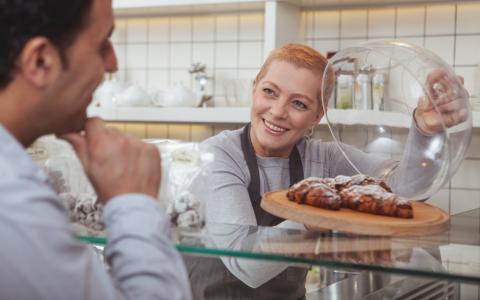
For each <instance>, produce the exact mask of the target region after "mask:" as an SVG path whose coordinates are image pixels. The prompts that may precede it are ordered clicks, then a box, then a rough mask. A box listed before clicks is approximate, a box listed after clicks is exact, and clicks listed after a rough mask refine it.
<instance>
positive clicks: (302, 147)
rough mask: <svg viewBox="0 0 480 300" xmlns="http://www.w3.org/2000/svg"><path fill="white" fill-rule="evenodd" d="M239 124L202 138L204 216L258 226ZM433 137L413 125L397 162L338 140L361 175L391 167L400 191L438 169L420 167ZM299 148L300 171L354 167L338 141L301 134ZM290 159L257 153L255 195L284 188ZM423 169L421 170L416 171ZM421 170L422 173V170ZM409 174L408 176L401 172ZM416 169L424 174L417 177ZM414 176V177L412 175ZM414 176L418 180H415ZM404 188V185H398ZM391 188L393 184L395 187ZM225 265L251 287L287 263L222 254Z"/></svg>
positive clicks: (227, 243) (344, 171)
mask: <svg viewBox="0 0 480 300" xmlns="http://www.w3.org/2000/svg"><path fill="white" fill-rule="evenodd" d="M242 130H243V129H238V130H233V131H223V132H221V133H219V134H218V135H216V136H214V137H211V138H209V139H207V140H206V141H204V144H206V145H208V146H209V147H210V149H211V151H212V152H213V153H214V155H215V162H214V163H213V164H211V165H210V166H209V169H210V170H209V171H210V174H209V182H208V184H209V189H210V194H209V197H208V203H207V206H206V207H207V210H206V211H207V212H206V217H207V221H208V222H215V223H228V224H243V225H257V220H256V218H255V213H254V211H253V207H252V204H251V201H250V197H249V194H248V185H249V183H250V173H249V170H248V166H247V162H246V161H245V158H244V156H243V152H242V147H241V139H240V135H241V133H242ZM431 140H432V138H429V137H425V136H422V135H421V134H420V133H419V132H418V130H416V128H415V127H412V130H411V131H410V134H409V137H408V140H407V143H406V149H405V153H406V154H405V155H404V156H403V157H402V160H401V161H400V162H396V161H393V160H388V159H385V158H384V157H380V156H378V155H376V154H370V153H365V152H363V151H360V150H358V149H356V148H354V147H351V146H349V145H345V144H342V149H343V151H345V152H346V154H347V156H348V157H349V158H350V160H351V161H352V162H353V163H354V164H355V166H356V167H357V168H358V170H359V171H360V172H361V173H363V174H368V175H371V176H379V175H381V174H382V173H383V172H384V171H385V170H394V171H393V173H392V176H390V177H389V182H388V183H389V184H390V185H391V186H393V187H396V188H397V189H396V190H397V191H398V190H401V191H402V192H404V193H408V192H409V191H408V190H407V191H405V189H406V188H407V189H408V188H411V187H412V185H409V186H408V187H406V188H405V187H404V186H403V184H404V183H405V182H409V180H410V179H408V178H412V179H411V181H413V182H414V183H415V185H419V186H422V185H427V186H428V185H429V184H430V181H431V180H432V178H434V176H433V175H432V174H434V173H435V172H437V171H438V168H437V167H435V165H434V164H430V167H429V168H422V167H419V166H420V165H421V162H422V161H425V160H426V159H428V158H427V157H425V155H424V153H423V152H422V151H417V149H426V148H428V147H427V146H428V145H429V143H430V142H431ZM297 147H298V151H299V153H300V157H301V160H302V163H303V172H304V176H305V178H306V177H310V176H315V177H335V176H337V175H347V176H351V175H354V174H356V173H357V171H356V170H355V169H354V168H353V167H352V166H351V165H350V163H349V162H348V161H347V160H346V159H345V157H344V156H343V154H342V152H340V151H339V148H338V146H337V145H336V144H335V143H332V142H322V141H320V140H306V139H302V140H301V141H300V142H299V143H298V144H297ZM288 161H289V159H288V158H280V157H260V156H257V163H258V168H259V175H260V194H263V193H266V192H269V191H275V190H280V189H286V188H288V187H289V185H290V172H289V162H288ZM420 169H422V170H420ZM421 172H423V173H421ZM406 174H409V176H410V177H406ZM419 174H423V175H424V176H422V178H419V177H420V176H418V175H419ZM415 178H417V180H415ZM418 179H419V180H418ZM402 189H403V190H402ZM394 190H395V189H394ZM277 226H278V227H283V228H289V227H290V228H299V227H303V226H301V224H298V223H295V222H293V221H290V220H286V221H284V222H282V223H280V224H279V225H277ZM237 240H238V238H237V237H235V236H234V235H231V236H229V237H227V239H222V240H221V241H216V242H217V243H220V244H222V246H223V247H231V248H233V249H234V248H235V247H236V244H235V243H236V241H237ZM222 261H223V263H224V264H225V266H226V267H227V268H228V269H229V270H230V271H231V272H232V273H233V274H234V275H235V276H236V277H237V278H239V279H240V280H242V281H243V282H244V283H245V284H247V285H249V286H251V287H258V286H260V285H262V284H264V283H265V282H267V281H268V280H270V279H271V278H273V277H274V276H276V275H277V274H279V273H280V272H282V271H283V270H284V269H285V268H286V267H287V266H288V265H282V264H278V263H275V264H273V263H261V264H260V263H258V262H255V261H248V260H244V259H237V258H233V257H227V258H222Z"/></svg>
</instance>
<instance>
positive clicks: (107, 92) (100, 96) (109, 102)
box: [93, 79, 125, 107]
mask: <svg viewBox="0 0 480 300" xmlns="http://www.w3.org/2000/svg"><path fill="white" fill-rule="evenodd" d="M124 89H125V86H124V85H123V84H122V83H120V82H119V81H118V80H116V79H111V80H105V81H104V82H103V83H102V84H101V85H100V86H99V87H98V88H97V89H96V90H95V92H94V93H93V103H94V105H95V104H97V105H98V106H101V107H115V106H116V104H115V98H116V96H117V95H118V94H120V93H121V92H123V90H124Z"/></svg>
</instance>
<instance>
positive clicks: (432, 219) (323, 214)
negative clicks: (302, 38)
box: [261, 190, 450, 236]
mask: <svg viewBox="0 0 480 300" xmlns="http://www.w3.org/2000/svg"><path fill="white" fill-rule="evenodd" d="M261 207H262V208H263V209H264V210H266V211H268V212H269V213H271V214H273V215H275V216H278V217H281V218H284V219H289V220H292V221H296V222H299V223H302V224H305V225H309V226H314V227H320V228H325V229H331V230H336V231H343V232H350V233H357V234H367V235H382V236H422V235H431V234H435V233H440V232H443V231H445V230H447V229H448V227H449V225H450V223H449V216H448V214H447V213H446V212H444V211H443V210H441V209H440V208H438V207H435V206H431V205H429V204H426V203H423V202H419V201H412V208H413V218H412V219H404V218H396V217H387V216H379V215H373V214H367V213H363V212H358V211H354V210H351V209H347V208H342V209H340V210H337V211H335V210H327V209H323V208H318V207H314V206H310V205H305V204H297V203H295V202H292V201H289V200H288V199H287V190H281V191H277V192H268V193H265V194H264V195H263V198H262V202H261Z"/></svg>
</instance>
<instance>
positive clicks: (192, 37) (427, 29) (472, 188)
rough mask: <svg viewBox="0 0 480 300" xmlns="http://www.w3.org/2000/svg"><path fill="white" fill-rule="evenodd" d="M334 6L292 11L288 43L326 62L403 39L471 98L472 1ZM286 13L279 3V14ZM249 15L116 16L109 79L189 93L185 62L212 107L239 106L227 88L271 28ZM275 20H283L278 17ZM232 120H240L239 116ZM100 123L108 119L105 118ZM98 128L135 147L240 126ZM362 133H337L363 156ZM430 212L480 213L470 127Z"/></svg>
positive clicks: (475, 10) (477, 150) (245, 77)
mask: <svg viewBox="0 0 480 300" xmlns="http://www.w3.org/2000/svg"><path fill="white" fill-rule="evenodd" d="M118 2H120V1H118ZM118 2H117V3H118ZM150 2H152V1H150ZM160 2H161V1H160ZM166 2H168V1H166ZM170 2H171V1H170ZM180 2H181V1H180ZM203 2H208V1H203ZM217 2H218V1H217ZM220 2H221V1H220ZM224 2H232V1H224ZM239 2H241V1H239ZM245 2H248V1H245ZM257 2H261V1H257ZM272 2H273V1H272ZM303 2H305V1H303ZM316 2H321V1H316ZM340 2H341V1H340ZM340 2H339V1H336V2H335V1H333V5H331V6H328V7H320V8H319V7H315V6H313V7H310V6H305V7H303V8H301V11H300V24H301V25H300V26H299V28H300V29H301V33H300V34H299V35H298V36H297V37H298V38H297V39H296V41H301V42H304V43H306V44H309V45H311V46H312V47H314V48H316V49H317V50H318V51H320V52H321V53H323V54H326V53H327V52H332V51H337V50H340V49H343V48H345V47H348V46H351V45H354V44H357V43H360V42H363V41H367V40H371V39H401V40H406V41H409V42H412V43H414V44H416V45H419V46H423V47H426V48H428V49H430V50H432V51H433V52H435V53H437V54H438V55H439V56H440V57H442V58H443V59H444V60H445V61H446V62H448V63H449V64H451V65H452V66H453V68H454V69H455V71H456V72H457V73H458V74H459V75H462V76H463V77H464V78H465V86H466V88H467V89H468V91H469V92H470V94H471V95H472V96H473V97H476V96H480V95H479V91H480V65H479V64H480V18H479V16H480V1H468V2H467V1H462V2H460V1H459V2H445V1H443V2H442V3H431V2H428V3H426V2H427V1H423V3H422V2H420V1H417V3H413V4H412V3H409V4H396V5H394V4H390V3H391V2H392V1H390V2H389V3H387V2H388V1H380V4H375V5H372V6H365V5H362V4H361V2H358V1H355V2H354V1H352V3H355V4H352V5H350V6H348V5H347V6H342V7H336V6H335V3H340ZM363 2H366V1H363ZM397 2H398V1H397ZM267 3H268V1H267ZM382 3H383V4H382ZM114 5H115V2H114ZM289 5H290V4H286V7H287V8H288V6H289ZM252 7H253V8H248V9H247V10H246V11H243V10H239V11H236V10H235V9H227V10H226V11H218V12H217V11H216V12H213V13H212V12H210V13H209V12H205V11H202V10H200V11H199V12H198V13H197V12H195V10H194V9H193V10H187V11H186V13H184V12H181V11H180V12H179V11H174V12H173V13H171V14H170V13H169V12H168V9H162V10H160V11H159V12H158V13H156V12H155V11H153V10H152V11H150V12H146V13H145V12H142V13H137V11H134V10H133V9H132V11H129V9H122V10H117V17H116V30H115V32H114V35H113V37H112V41H113V43H114V47H115V50H116V52H117V56H118V61H119V71H118V73H117V74H115V75H114V77H115V78H117V79H118V80H120V81H122V82H130V83H136V84H138V85H140V86H142V87H144V88H145V89H147V90H148V91H149V92H151V93H153V92H155V91H158V90H162V89H166V88H169V87H171V86H173V85H175V84H183V85H184V86H186V87H188V88H191V89H192V90H193V89H195V88H196V82H195V79H194V77H193V76H192V75H191V74H189V72H188V70H189V69H190V67H191V64H192V63H195V62H201V63H203V64H206V66H207V69H206V71H207V75H208V76H211V77H212V78H211V80H209V81H208V84H207V90H206V93H207V94H209V95H213V105H214V106H215V107H224V106H235V105H238V104H239V103H235V101H237V102H238V101H239V100H240V99H235V95H231V93H232V91H231V90H232V84H234V82H236V84H238V83H240V84H242V85H243V86H244V87H245V85H247V86H248V82H249V81H251V80H252V79H253V78H254V77H255V75H256V73H257V71H258V69H259V67H260V66H261V64H262V61H263V59H264V57H265V56H266V55H267V54H268V53H266V52H267V51H266V49H267V48H268V46H267V44H269V41H268V39H269V38H270V37H266V36H265V29H266V28H265V27H266V26H267V27H268V26H271V24H269V22H270V20H267V18H266V14H268V13H269V12H268V7H264V6H259V7H258V9H257V8H255V6H252ZM266 20H267V21H266ZM275 21H277V22H283V21H284V20H283V19H282V18H278V19H276V20H275ZM237 96H238V95H237ZM237 98H239V97H237ZM474 99H475V98H474ZM243 100H245V99H243ZM243 100H242V101H243ZM242 105H245V103H242ZM478 109H480V107H479V108H478ZM240 111H241V112H242V113H244V114H245V113H246V109H245V108H244V109H243V110H242V109H239V112H240ZM99 114H100V115H102V113H99ZM103 114H104V115H108V113H106V112H103ZM193 118H194V116H193V115H192V120H193ZM106 119H107V120H110V122H109V124H110V125H111V126H115V127H117V128H119V129H121V130H122V131H124V132H128V133H131V134H134V135H136V136H138V137H141V138H171V139H179V140H185V141H202V140H204V139H205V138H208V137H210V136H212V135H215V134H217V133H218V132H220V131H222V130H225V129H235V128H240V127H242V126H243V125H242V122H239V123H234V122H225V123H222V122H220V123H219V122H209V121H208V120H207V121H203V122H195V123H194V122H189V121H188V116H182V118H181V120H184V121H181V122H165V121H162V120H159V121H158V122H142V121H141V118H139V120H135V118H134V119H133V120H132V121H129V122H123V120H122V122H119V121H116V120H117V119H116V118H114V117H111V118H108V117H107V118H106ZM170 119H171V118H170ZM170 119H169V120H170ZM129 120H131V118H130V119H129ZM185 120H187V121H185ZM213 123H215V124H213ZM477 124H478V121H477ZM368 130H369V127H367V126H355V127H354V126H345V127H344V128H343V129H342V140H343V141H344V142H347V143H351V144H354V145H356V146H357V147H360V148H364V147H365V146H366V145H367V144H368V143H369V142H370V141H369V135H368ZM387 133H388V134H390V135H391V136H393V137H396V138H399V139H402V138H404V137H405V135H406V133H407V129H401V128H392V129H390V130H389V131H388V132H387ZM315 137H316V138H321V139H323V140H331V139H332V138H331V135H330V132H329V129H328V127H327V126H326V125H322V124H321V125H319V126H318V127H317V129H316V131H315ZM431 203H433V204H435V205H437V206H440V207H442V208H443V209H445V210H447V211H450V212H451V213H458V212H460V211H465V210H470V209H473V208H477V207H480V128H479V127H478V125H477V127H476V128H474V131H473V139H472V143H471V145H470V148H469V150H468V153H467V157H466V160H465V161H464V162H463V163H462V165H461V167H460V169H459V170H458V172H457V174H456V175H455V176H454V177H453V179H452V180H451V182H449V184H447V185H446V186H445V187H444V188H443V189H442V190H440V192H439V193H438V194H437V195H435V196H434V197H432V199H431Z"/></svg>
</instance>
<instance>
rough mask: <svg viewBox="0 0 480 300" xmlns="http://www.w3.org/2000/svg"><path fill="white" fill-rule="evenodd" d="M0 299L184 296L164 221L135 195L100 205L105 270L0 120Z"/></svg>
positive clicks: (184, 280)
mask: <svg viewBox="0 0 480 300" xmlns="http://www.w3.org/2000/svg"><path fill="white" fill-rule="evenodd" d="M0 145H1V146H0V208H1V209H0V242H1V246H0V291H1V292H0V298H1V299H20V300H21V299H191V292H190V288H189V283H188V277H187V274H186V270H185V267H184V265H183V262H182V260H181V258H180V255H179V254H178V252H177V251H176V250H175V248H174V247H173V245H172V243H171V242H170V240H169V238H168V235H169V220H168V218H167V217H166V216H165V214H164V212H163V211H162V209H161V208H160V207H159V205H158V203H156V201H154V199H151V198H150V197H147V196H145V195H140V194H128V195H122V196H118V197H115V198H114V199H112V200H110V201H109V202H108V204H107V205H106V206H105V209H104V219H105V224H106V229H107V238H108V245H107V247H106V258H107V260H109V261H110V263H111V265H112V271H111V272H112V274H111V275H112V276H110V275H109V274H108V273H107V272H106V270H105V267H104V265H103V264H102V263H101V262H100V260H99V259H98V258H97V257H96V255H95V254H94V252H93V251H92V250H91V248H90V247H89V246H87V245H85V244H83V243H81V242H79V241H78V240H77V239H76V238H75V235H74V232H73V231H72V230H71V229H70V224H69V219H68V213H67V211H66V209H65V208H64V207H63V205H62V203H61V202H60V200H59V198H58V196H57V195H56V194H55V192H54V190H53V189H52V188H51V187H50V185H49V184H48V177H47V175H46V173H45V172H44V171H43V170H42V169H41V168H39V167H38V166H37V165H36V164H35V163H34V162H33V161H32V160H31V159H30V157H29V156H28V155H27V154H26V152H25V151H24V149H23V147H22V146H21V145H20V144H19V143H18V142H17V141H16V140H15V139H14V137H13V136H11V135H10V134H9V133H8V132H7V131H6V130H5V129H4V128H3V127H2V126H0Z"/></svg>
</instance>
